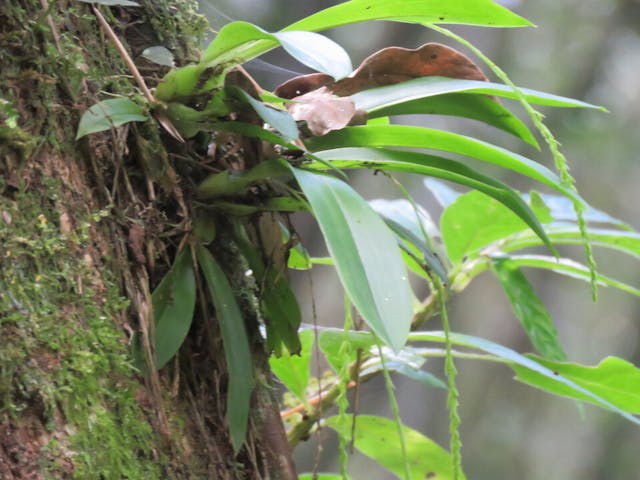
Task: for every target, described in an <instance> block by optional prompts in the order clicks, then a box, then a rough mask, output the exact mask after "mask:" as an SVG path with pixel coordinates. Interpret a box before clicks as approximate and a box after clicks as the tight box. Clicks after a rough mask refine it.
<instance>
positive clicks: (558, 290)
mask: <svg viewBox="0 0 640 480" xmlns="http://www.w3.org/2000/svg"><path fill="white" fill-rule="evenodd" d="M200 1H201V8H202V11H203V12H204V13H205V14H206V15H207V16H208V17H209V19H210V22H211V25H212V27H213V28H214V29H217V28H220V27H221V26H222V25H224V24H225V23H227V22H229V21H230V20H232V19H234V20H246V21H250V22H252V23H255V24H257V25H260V26H262V27H263V28H265V29H267V30H271V31H275V30H277V29H280V28H282V27H284V26H286V25H287V24H289V23H291V22H293V21H295V20H297V19H299V18H302V17H303V16H306V15H309V14H311V13H313V12H315V11H317V10H319V9H322V8H326V7H328V6H331V5H334V4H337V3H339V2H337V1H323V0H305V1H300V0H200ZM501 3H503V4H504V5H505V6H507V7H509V8H510V9H512V10H513V11H515V12H517V13H518V14H520V15H522V16H524V17H526V18H527V19H529V20H530V21H532V22H533V23H534V24H536V25H537V27H536V28H527V29H488V28H478V27H452V30H454V31H455V32H456V33H459V34H461V35H463V36H464V37H466V38H467V39H469V40H471V41H472V42H473V43H474V44H475V45H476V46H478V47H479V48H480V49H481V50H482V51H484V52H485V53H486V54H488V55H489V56H490V57H491V58H492V59H493V60H494V61H495V62H496V63H497V64H498V65H500V66H501V67H502V68H503V69H504V70H505V71H506V72H507V73H508V74H509V76H510V77H511V79H512V80H513V81H514V82H516V84H518V85H520V86H523V87H529V88H534V89H537V90H543V91H548V92H551V93H555V94H559V95H564V96H569V97H574V98H579V99H582V100H585V101H587V102H591V103H595V104H598V105H603V106H605V107H606V108H608V109H609V110H610V113H609V114H605V113H600V112H597V111H593V110H569V109H566V110H565V109H563V110H560V109H556V110H551V109H542V111H543V112H544V113H545V115H546V123H547V124H548V125H549V126H550V127H551V129H552V131H553V132H554V133H555V135H556V136H557V138H558V139H559V140H560V142H561V143H562V151H563V152H564V153H565V154H566V156H567V158H568V159H569V162H570V164H571V168H572V170H571V171H572V174H573V175H574V177H575V178H576V181H577V185H578V187H579V190H580V192H581V193H582V195H583V197H584V198H586V199H587V200H588V201H589V202H590V203H591V205H593V206H594V207H596V208H599V209H602V210H604V211H606V212H608V213H609V214H611V215H613V216H615V217H618V218H620V219H622V220H624V221H625V222H627V223H628V224H630V225H632V226H633V227H634V228H636V229H640V212H639V205H640V153H639V152H640V82H639V80H638V79H639V78H640V1H638V0H537V1H535V2H533V1H517V0H512V1H503V2H501ZM325 33H326V34H327V35H329V36H330V37H332V38H333V39H334V40H336V41H337V42H338V43H340V44H341V45H343V46H344V47H345V49H346V50H347V51H348V52H349V53H350V55H351V58H352V60H353V63H354V65H356V66H357V65H358V64H359V63H360V61H361V60H362V59H364V58H365V57H366V56H368V55H369V54H371V53H373V52H375V51H376V50H378V49H380V48H383V47H386V46H391V45H396V46H403V47H409V48H415V47H417V46H420V45H422V44H423V43H426V42H430V41H437V42H441V43H446V44H448V45H451V46H454V47H455V48H458V49H460V50H462V51H464V52H465V53H467V54H469V52H466V51H465V50H464V48H463V47H461V46H458V45H455V44H454V43H453V42H452V41H451V40H449V39H447V38H444V37H442V36H440V35H439V34H437V33H435V32H432V31H430V30H428V29H426V28H424V27H420V26H415V25H407V24H393V23H388V22H374V23H366V24H359V25H353V26H349V27H344V28H338V29H334V30H331V31H329V32H325ZM469 55H470V56H471V57H472V58H473V55H471V54H469ZM263 60H264V62H266V63H262V62H252V64H251V65H250V66H249V69H250V71H251V72H252V74H253V75H254V76H255V77H256V78H257V79H258V80H259V82H260V83H261V84H262V85H263V86H264V87H265V88H273V87H275V86H276V85H277V84H279V83H280V82H282V81H284V80H286V79H288V78H290V77H292V76H294V75H296V74H299V73H306V72H307V71H308V70H306V69H305V68H304V67H303V66H301V65H299V64H297V63H296V62H295V61H294V60H291V59H290V58H288V57H287V56H286V55H285V54H283V53H282V52H281V51H275V52H273V53H270V54H268V55H266V56H264V57H263ZM484 70H485V71H488V69H486V68H485V69H484ZM513 109H514V111H516V112H517V113H522V112H521V109H520V108H519V106H518V105H516V104H515V103H514V104H513ZM523 118H524V116H523ZM405 120H408V121H410V122H417V121H420V122H423V123H424V124H426V125H429V126H433V127H436V128H446V129H451V130H453V131H456V132H459V133H463V134H470V135H473V136H475V137H477V138H480V139H484V140H486V141H489V142H492V143H495V144H497V145H501V146H503V147H505V148H508V149H511V150H513V151H516V152H518V153H521V154H523V155H526V156H529V157H530V158H534V159H536V160H538V161H540V162H542V163H544V164H545V165H547V166H549V167H551V168H552V161H551V156H550V154H549V153H548V151H547V150H544V149H543V151H542V152H537V151H536V150H534V149H532V148H530V147H528V146H527V145H525V144H523V143H520V142H519V141H518V140H516V139H514V138H511V137H510V136H508V135H506V134H503V133H501V132H498V131H497V130H495V129H492V128H490V127H486V126H483V125H481V124H477V123H474V122H471V121H462V120H457V119H453V118H447V117H431V118H426V117H425V118H422V119H416V118H410V119H405ZM487 171H488V172H491V173H493V174H495V173H498V174H499V175H501V178H502V179H503V180H505V181H507V182H509V183H510V184H511V185H513V186H515V187H518V188H521V189H523V190H526V189H528V188H531V187H533V186H532V185H530V184H527V183H526V182H523V181H522V179H521V178H516V177H510V176H509V175H508V174H504V172H497V171H492V170H487ZM378 177H383V176H378ZM378 177H374V176H373V175H371V174H369V173H363V174H359V175H358V176H357V177H354V182H355V185H356V188H357V189H358V191H360V192H361V193H362V194H363V195H364V196H365V197H366V198H369V199H371V198H379V197H382V198H394V197H398V196H399V195H398V192H397V190H395V189H394V188H393V187H392V186H391V185H389V182H388V181H387V180H385V179H384V178H378ZM401 178H402V180H403V181H404V182H405V183H406V184H407V185H408V186H409V187H410V189H411V191H412V194H413V195H414V196H415V198H416V200H417V201H418V202H419V203H421V204H423V205H424V206H425V207H427V208H428V209H429V210H430V212H431V213H432V215H433V216H434V218H437V216H438V215H439V213H440V212H439V208H438V206H437V204H436V203H435V202H434V199H433V198H432V197H431V196H430V194H429V193H428V192H427V191H426V190H425V188H424V187H423V185H422V182H421V180H420V179H417V178H411V177H401ZM535 188H540V187H539V186H535ZM296 222H297V224H298V227H299V229H300V233H301V235H302V238H303V240H304V242H305V245H306V246H307V247H308V248H309V249H310V250H311V251H312V253H315V254H319V255H322V254H323V252H324V247H323V245H322V242H321V239H320V237H319V233H318V232H317V230H315V229H314V227H313V225H312V222H310V221H309V219H306V218H298V219H296ZM565 252H567V253H569V254H571V255H573V256H574V258H576V259H578V260H582V257H581V251H580V249H576V250H574V251H565ZM596 260H597V262H598V265H599V268H600V271H601V273H604V274H608V275H611V276H614V277H616V278H619V279H622V280H625V281H627V282H629V283H631V284H633V285H635V286H640V263H638V262H637V261H636V260H634V259H631V258H629V257H625V256H622V255H618V254H614V253H611V252H607V251H602V250H596ZM525 273H526V274H527V276H528V278H529V279H530V280H531V281H532V282H533V283H534V285H535V287H536V291H537V293H538V294H539V296H540V297H541V298H542V299H543V300H544V302H545V304H546V305H547V307H548V309H549V311H550V312H551V314H552V316H553V318H554V320H555V321H556V324H557V328H558V330H559V332H560V338H561V341H562V342H563V344H564V346H565V349H566V351H567V353H568V355H569V358H570V359H572V360H575V361H578V362H583V363H586V364H592V365H595V364H597V363H598V362H599V361H600V360H602V359H603V358H604V357H606V356H607V355H616V356H620V357H623V358H625V359H628V360H629V361H631V362H633V363H635V364H636V365H640V344H639V342H638V340H639V338H640V330H639V329H640V299H638V298H635V297H631V296H630V295H628V294H623V293H620V292H617V291H613V290H606V289H600V292H599V299H598V302H597V303H593V302H592V301H591V296H590V291H589V286H588V285H587V284H585V283H581V282H578V281H575V280H568V279H566V278H562V277H559V276H557V275H554V274H552V273H544V272H539V271H530V270H528V271H526V272H525ZM293 281H294V283H295V285H296V289H297V293H298V297H299V300H300V303H301V305H302V308H303V311H304V315H305V319H304V321H305V322H309V323H311V322H312V314H311V306H310V299H311V295H312V294H313V296H314V298H315V303H316V306H317V307H318V322H319V323H320V324H322V325H339V324H340V322H341V319H342V316H343V294H342V291H341V290H340V287H339V285H338V283H337V279H336V277H335V275H334V274H333V272H332V271H331V269H330V268H328V267H316V268H315V269H314V273H313V293H311V291H310V287H309V285H310V282H309V281H308V278H307V277H306V276H305V275H302V276H300V275H297V276H295V277H294V280H293ZM418 293H421V294H424V293H426V292H424V291H419V290H418ZM450 316H451V321H452V323H453V326H454V329H455V330H456V331H458V332H464V333H469V334H473V335H478V336H482V337H485V338H489V339H491V340H494V341H497V342H500V343H503V344H505V345H507V346H509V347H511V348H514V349H516V350H518V351H520V352H527V351H531V346H530V344H529V342H528V341H527V339H526V337H525V335H524V334H523V331H522V329H521V327H520V325H519V323H518V322H517V320H516V319H515V317H514V315H513V313H512V311H511V308H510V306H509V304H508V302H507V301H506V299H505V297H504V295H503V293H502V290H501V287H500V286H499V285H498V283H497V282H496V281H495V279H494V278H493V277H492V276H491V273H485V274H483V275H482V276H480V277H479V278H478V279H477V280H476V281H475V282H473V283H472V284H471V285H470V286H469V287H468V289H467V290H466V291H465V292H463V293H462V294H461V295H459V296H458V297H457V298H454V299H453V300H452V302H451V304H450ZM428 328H430V329H436V328H440V325H439V324H438V320H437V319H434V320H432V321H431V323H430V324H429V325H428ZM458 367H459V370H460V376H459V387H460V392H461V405H460V413H461V417H462V428H461V431H462V440H463V444H464V447H463V462H464V468H465V471H466V474H467V478H469V479H474V480H490V479H491V480H495V479H513V478H518V479H521V480H539V479H545V480H568V479H572V480H573V479H579V480H623V479H624V480H629V479H639V478H640V429H639V428H638V427H637V426H636V425H633V424H631V423H629V422H627V421H625V420H624V419H622V418H620V417H618V416H616V415H615V414H612V413H608V412H605V411H602V410H599V409H596V408H594V407H590V406H586V407H585V408H584V410H581V409H579V408H577V406H576V404H575V403H573V402H571V401H569V400H566V399H562V398H558V397H552V396H550V395H548V394H545V393H542V392H538V391H536V390H533V389H531V388H529V387H527V386H524V385H521V384H519V383H516V382H514V381H513V380H512V379H511V377H512V375H511V373H510V371H509V370H507V369H506V368H505V367H502V366H499V365H492V364H484V363H482V364H481V363H476V362H468V361H466V362H465V361H459V362H458ZM427 368H428V369H429V370H430V371H432V372H434V373H436V374H438V375H439V376H442V364H441V362H438V361H433V362H430V363H428V365H427ZM394 381H395V383H396V387H397V390H396V393H397V395H398V397H399V402H400V408H401V412H402V417H403V420H404V422H405V423H406V424H407V425H409V426H411V427H412V428H415V429H417V430H419V431H421V432H423V433H424V434H426V435H427V436H429V437H430V438H432V439H433V440H435V441H436V442H438V443H439V444H440V445H442V446H445V447H447V445H448V418H447V413H446V407H445V401H446V399H445V393H444V392H443V391H439V390H436V389H429V388H426V387H425V386H423V385H418V384H416V383H413V382H411V381H407V380H405V379H403V378H398V377H395V378H394ZM639 393H640V392H639ZM360 412H361V413H374V414H381V415H390V412H389V407H388V400H387V398H386V394H385V390H384V386H383V385H382V383H381V382H379V381H375V380H374V381H372V382H370V383H367V384H366V385H365V386H363V388H362V391H361V408H360ZM319 443H320V445H321V447H322V454H321V457H320V467H321V470H324V471H337V461H336V458H337V457H336V455H337V447H336V444H337V442H336V439H335V437H334V436H332V434H331V432H326V431H324V432H323V433H322V435H320V436H319V437H315V438H312V439H311V440H309V441H308V442H307V443H306V444H304V445H302V446H300V447H299V448H298V449H297V451H296V459H297V463H298V467H299V471H301V472H303V471H310V470H311V469H312V468H313V464H314V461H315V458H316V455H317V449H318V444H319ZM350 471H351V472H352V475H353V478H354V479H356V480H358V479H361V478H367V479H369V480H377V479H389V478H392V475H390V474H389V473H387V472H385V471H384V470H383V469H381V468H380V467H378V466H377V465H376V464H375V463H374V462H372V461H370V460H368V459H367V458H365V457H363V456H361V455H358V454H356V455H354V456H353V458H352V460H351V462H350Z"/></svg>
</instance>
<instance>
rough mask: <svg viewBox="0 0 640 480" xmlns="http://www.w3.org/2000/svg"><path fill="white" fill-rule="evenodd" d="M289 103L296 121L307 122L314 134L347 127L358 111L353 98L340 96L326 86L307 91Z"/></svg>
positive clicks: (322, 133) (289, 108) (290, 111)
mask: <svg viewBox="0 0 640 480" xmlns="http://www.w3.org/2000/svg"><path fill="white" fill-rule="evenodd" d="M293 100H294V101H295V102H292V103H289V104H287V110H289V113H290V114H291V116H292V117H293V118H294V119H295V120H296V121H301V120H304V121H305V122H307V126H308V127H309V130H310V131H311V133H313V134H314V135H325V134H327V133H329V132H330V131H332V130H340V129H341V128H344V127H346V126H347V125H348V124H349V122H351V119H352V118H353V116H354V115H355V113H356V107H355V104H354V103H353V100H351V98H348V97H338V96H336V95H335V94H333V93H332V92H331V91H330V90H329V89H328V88H327V87H326V86H325V87H320V88H318V89H316V90H313V91H311V92H308V93H305V94H304V95H300V96H298V97H295V98H294V99H293Z"/></svg>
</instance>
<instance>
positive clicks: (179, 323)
mask: <svg viewBox="0 0 640 480" xmlns="http://www.w3.org/2000/svg"><path fill="white" fill-rule="evenodd" d="M151 301H152V304H153V318H154V320H155V351H156V368H158V369H160V368H162V367H163V366H165V365H166V363H167V362H168V361H169V360H171V358H172V357H173V356H174V355H175V354H176V352H177V351H178V349H179V348H180V345H182V342H184V339H185V338H186V336H187V333H189V329H190V328H191V322H192V320H193V311H194V309H195V306H196V281H195V276H194V273H193V266H192V264H191V255H190V252H189V250H188V249H187V250H183V251H182V252H180V253H179V254H178V255H177V256H176V259H175V261H174V263H173V266H172V267H171V270H169V272H168V273H167V274H166V275H165V276H164V278H163V279H162V281H161V282H160V284H159V285H158V286H157V287H156V289H155V290H154V291H153V293H152V294H151Z"/></svg>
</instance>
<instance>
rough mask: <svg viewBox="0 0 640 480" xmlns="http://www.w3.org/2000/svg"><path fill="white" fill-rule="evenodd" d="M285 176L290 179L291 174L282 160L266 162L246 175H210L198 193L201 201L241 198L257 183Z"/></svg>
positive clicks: (228, 173) (201, 184)
mask: <svg viewBox="0 0 640 480" xmlns="http://www.w3.org/2000/svg"><path fill="white" fill-rule="evenodd" d="M283 176H284V177H290V176H291V172H290V171H289V170H288V169H287V168H286V167H285V166H283V164H282V163H281V161H280V160H266V161H264V162H260V163H259V164H258V165H256V166H255V167H253V168H252V169H251V170H249V171H247V172H244V173H235V172H231V171H230V170H223V171H222V172H220V173H215V174H213V175H209V176H208V177H207V178H205V179H204V180H203V181H202V182H201V183H200V185H198V188H197V193H198V197H199V198H201V199H212V198H219V197H234V196H241V195H244V194H246V191H247V189H248V188H249V187H250V186H251V185H252V184H254V183H256V182H260V181H266V180H269V179H272V178H277V177H283Z"/></svg>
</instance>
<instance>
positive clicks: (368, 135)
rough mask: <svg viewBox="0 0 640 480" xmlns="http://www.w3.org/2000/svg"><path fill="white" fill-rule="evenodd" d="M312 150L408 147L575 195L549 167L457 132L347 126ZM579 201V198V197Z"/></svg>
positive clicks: (313, 145)
mask: <svg viewBox="0 0 640 480" xmlns="http://www.w3.org/2000/svg"><path fill="white" fill-rule="evenodd" d="M305 143H306V145H307V147H308V148H309V149H311V150H328V149H331V148H340V147H408V148H426V149H430V150H442V151H445V152H451V153H457V154H461V155H466V156H468V157H471V158H474V159H477V160H481V161H483V162H488V163H492V164H494V165H498V166H500V167H502V168H507V169H509V170H513V171H514V172H517V173H519V174H521V175H525V176H527V177H529V178H531V179H533V180H536V181H538V182H540V183H543V184H544V185H547V186H549V187H551V188H553V189H555V190H557V191H558V192H561V193H563V194H564V195H567V196H569V197H573V198H576V194H575V193H574V192H573V191H572V190H571V189H569V188H567V187H566V186H564V185H563V184H562V182H561V181H560V179H559V178H558V176H557V175H556V174H555V173H553V172H552V171H551V170H549V169H548V168H547V167H545V166H543V165H541V164H539V163H536V162H534V161H533V160H529V159H528V158H526V157H523V156H522V155H519V154H517V153H514V152H510V151H509V150H505V149H504V148H500V147H497V146H495V145H492V144H490V143H487V142H482V141H480V140H476V139H474V138H470V137H465V136H464V135H459V134H457V133H452V132H446V131H443V130H435V129H432V128H423V127H412V126H407V125H386V126H361V127H347V128H344V129H342V130H337V131H333V132H329V133H328V134H327V135H323V136H322V137H313V138H311V139H309V140H307V141H306V142H305ZM578 198H579V197H578Z"/></svg>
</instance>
